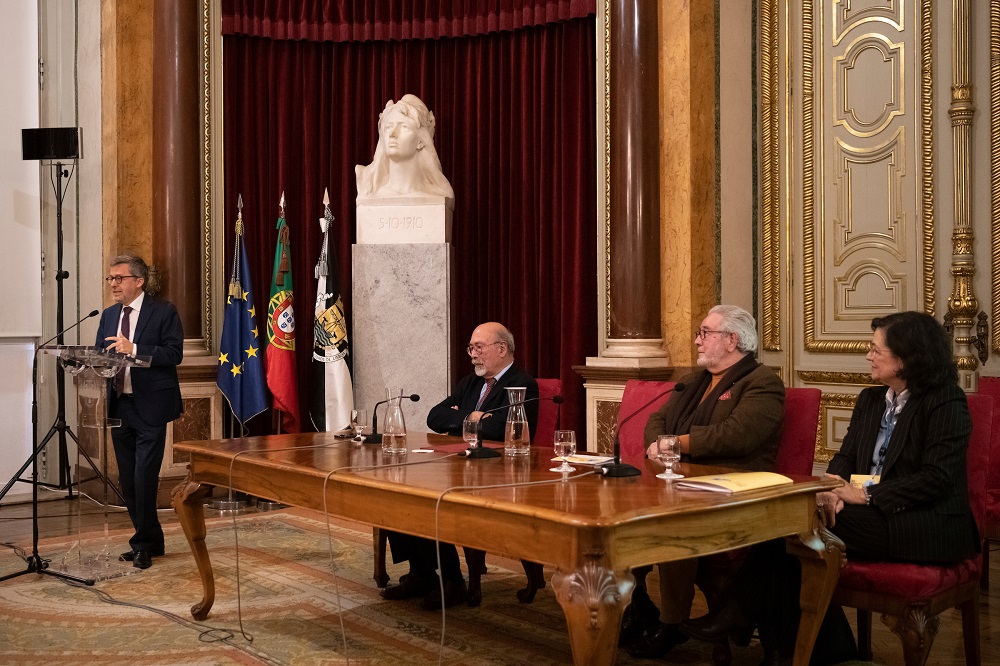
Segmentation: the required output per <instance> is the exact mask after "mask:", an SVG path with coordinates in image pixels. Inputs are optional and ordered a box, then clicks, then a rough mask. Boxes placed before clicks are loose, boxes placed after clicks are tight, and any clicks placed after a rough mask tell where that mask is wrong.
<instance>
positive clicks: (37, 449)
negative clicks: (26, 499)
mask: <svg viewBox="0 0 1000 666" xmlns="http://www.w3.org/2000/svg"><path fill="white" fill-rule="evenodd" d="M56 432H57V430H56V428H55V426H52V428H50V429H49V432H48V434H47V435H45V439H43V440H42V442H41V444H39V445H38V446H36V447H35V450H34V451H32V452H31V455H30V456H28V459H27V460H25V461H24V464H23V465H21V469H19V470H17V471H16V472H15V473H14V476H12V477H10V481H8V482H7V485H6V486H4V487H3V490H0V500H2V499H3V498H4V496H5V495H6V494H7V493H8V492H9V491H10V489H11V488H13V487H14V484H15V483H17V482H18V481H22V480H23V479H21V475H22V474H24V470H26V469H28V466H29V465H31V462H32V461H33V460H34V459H35V458H36V457H37V456H38V454H39V453H41V452H42V449H44V448H45V445H46V444H48V443H49V440H50V439H52V436H53V435H54V434H56ZM24 482H25V483H35V482H34V481H24ZM0 580H3V579H2V578H0Z"/></svg>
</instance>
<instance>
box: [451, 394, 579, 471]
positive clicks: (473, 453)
mask: <svg viewBox="0 0 1000 666" xmlns="http://www.w3.org/2000/svg"><path fill="white" fill-rule="evenodd" d="M539 400H551V401H552V402H553V403H554V404H557V405H561V404H562V402H563V397H562V396H561V395H553V396H545V397H544V398H543V397H538V398H528V399H527V400H521V401H519V402H512V403H510V404H508V405H500V406H499V407H494V408H493V409H486V410H483V413H482V415H480V417H479V419H480V420H482V418H483V416H486V415H487V414H492V413H493V412H499V411H502V410H504V409H509V408H511V407H519V406H520V405H524V404H526V403H529V402H537V401H539ZM465 456H466V457H467V458H499V457H500V452H499V451H497V450H496V449H487V448H484V447H483V443H482V442H481V441H480V440H479V428H476V444H475V446H470V447H469V448H467V449H466V450H465Z"/></svg>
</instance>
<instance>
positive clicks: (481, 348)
mask: <svg viewBox="0 0 1000 666" xmlns="http://www.w3.org/2000/svg"><path fill="white" fill-rule="evenodd" d="M502 344H503V340H497V341H496V342H490V343H488V344H485V345H484V344H482V343H478V342H477V343H476V344H474V345H469V346H468V347H466V348H465V351H467V352H469V356H472V352H476V353H477V354H482V353H483V351H484V350H485V349H486V348H487V347H492V346H493V345H502Z"/></svg>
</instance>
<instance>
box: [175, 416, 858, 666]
mask: <svg viewBox="0 0 1000 666" xmlns="http://www.w3.org/2000/svg"><path fill="white" fill-rule="evenodd" d="M408 444H409V448H410V449H415V448H432V449H435V452H434V453H413V452H412V451H411V452H410V453H409V454H408V455H406V456H402V457H400V456H397V457H395V459H394V460H384V459H383V455H382V451H381V448H380V447H379V446H370V445H359V444H354V443H352V442H350V441H349V440H347V441H345V440H337V439H334V437H333V436H332V435H330V434H328V433H309V434H297V435H276V436H269V437H251V438H246V439H230V440H210V441H200V442H183V443H175V444H174V451H178V452H183V453H187V454H189V455H190V457H191V463H190V470H189V474H188V478H187V479H186V480H185V481H184V482H182V483H181V484H180V485H178V486H177V488H176V489H175V490H174V493H173V506H174V509H175V510H176V512H177V514H178V517H179V518H180V522H181V525H182V526H183V529H184V533H185V535H186V536H187V538H188V542H189V543H190V545H191V550H192V551H193V553H194V556H195V561H196V563H197V566H198V571H199V573H200V575H201V579H202V583H203V584H204V598H203V599H202V600H201V601H200V602H198V603H197V604H195V605H194V606H193V607H192V609H191V614H192V615H193V616H194V618H195V619H197V620H203V619H205V618H206V617H207V616H208V613H209V611H210V610H211V608H212V604H213V602H214V600H215V581H214V577H213V573H212V565H211V562H210V561H209V557H208V550H207V548H206V546H205V516H204V511H203V501H204V498H205V496H206V495H207V494H208V492H209V491H210V490H211V487H212V486H222V487H229V486H230V485H231V486H232V488H233V489H234V490H237V491H242V492H246V493H249V494H251V495H254V496H257V497H263V498H267V499H271V500H274V501H277V502H282V503H285V504H291V505H294V506H299V507H305V508H309V509H315V510H319V511H322V510H323V508H324V502H323V488H324V484H325V487H326V507H327V509H328V511H329V513H330V514H331V515H334V516H339V517H342V518H347V519H350V520H355V521H359V522H363V523H368V524H371V525H374V526H376V527H380V528H385V529H391V530H397V531H400V532H408V533H410V534H416V535H418V536H424V537H430V538H434V537H435V536H437V537H439V538H440V539H441V540H442V541H445V542H450V543H455V544H459V545H463V546H470V547H473V548H478V549H482V550H485V551H487V552H489V553H494V554H497V555H503V556H506V557H510V558H512V559H524V560H530V561H534V562H542V563H544V564H546V565H549V566H551V567H554V568H555V569H556V572H555V573H554V574H553V576H552V583H553V589H554V591H555V594H556V597H557V599H558V601H559V603H560V604H561V605H562V608H563V611H564V613H565V614H566V621H567V624H568V627H569V634H570V642H571V646H572V650H573V659H574V662H575V663H577V664H610V663H613V662H614V658H615V650H616V645H617V638H618V630H619V626H620V623H621V615H622V611H623V609H624V607H625V606H626V605H627V604H628V603H629V600H630V599H631V596H632V589H633V587H634V579H633V577H632V575H631V573H629V570H630V568H632V567H636V566H640V565H645V564H652V563H655V562H663V561H669V560H677V559H684V558H690V557H696V556H699V555H708V554H711V553H717V552H720V551H724V550H729V549H732V548H736V547H739V546H746V545H749V544H753V543H757V542H761V541H765V540H768V539H774V538H779V537H788V536H790V537H793V538H791V539H789V543H790V544H791V546H792V550H794V552H795V553H796V554H797V555H798V556H799V557H800V559H801V561H802V565H803V566H802V581H803V585H802V593H801V598H800V604H801V607H802V622H801V623H800V627H799V636H798V644H797V646H796V653H795V663H796V664H808V662H809V655H810V653H811V651H812V645H813V642H814V641H815V638H816V634H817V632H818V630H819V625H820V623H821V621H822V618H823V614H824V613H825V612H826V607H827V604H828V603H829V600H830V597H831V595H832V594H833V589H834V587H835V585H836V581H837V575H838V570H839V567H840V562H841V558H842V554H843V553H842V550H841V549H840V548H836V547H830V546H828V543H829V539H827V536H828V535H827V533H825V532H823V531H822V530H821V529H820V528H819V527H818V523H817V515H816V502H815V497H814V495H815V493H816V492H817V491H820V490H823V489H826V488H830V487H832V486H833V485H834V484H833V483H832V482H830V481H826V480H823V479H816V478H813V477H797V478H795V483H794V484H792V485H786V486H779V487H774V488H767V489H762V490H757V491H749V492H744V493H739V494H737V495H732V496H725V495H719V494H716V493H708V492H699V491H685V490H679V489H677V488H675V487H674V486H673V485H670V484H668V483H666V482H664V481H662V480H660V479H657V478H655V476H654V474H655V473H656V472H657V471H658V469H657V467H658V464H657V463H653V462H647V463H646V464H647V467H648V468H647V469H645V470H643V473H642V475H641V476H635V477H628V478H616V479H609V478H605V477H602V476H598V475H596V474H592V473H588V472H589V471H590V469H589V468H587V467H584V466H580V465H578V466H577V470H578V471H577V472H575V473H574V475H572V476H571V477H570V478H569V479H568V480H567V481H566V482H565V483H562V482H557V483H548V484H542V485H532V486H523V485H522V486H518V487H500V488H490V489H476V488H477V487H482V486H494V485H500V484H523V483H526V482H532V481H541V480H553V479H556V478H559V477H558V476H557V475H555V474H554V473H552V472H549V471H548V469H549V468H550V467H553V466H554V464H553V463H552V462H551V457H552V450H551V449H545V448H538V449H535V448H533V449H532V453H531V455H530V457H526V458H524V459H520V460H517V459H512V458H509V457H506V456H505V457H501V458H493V459H485V460H469V459H467V458H465V457H460V456H457V455H455V454H454V453H453V452H454V451H457V450H460V449H461V448H462V447H461V442H460V440H458V439H457V438H453V437H447V436H440V435H424V434H420V433H415V434H410V436H409V440H408ZM400 458H403V459H405V462H406V463H419V464H406V465H401V464H399V463H400V462H402V461H401V460H400ZM394 463H395V464H394ZM659 468H660V469H662V466H659ZM680 471H681V473H683V474H685V475H688V476H691V475H697V474H707V473H711V472H713V471H716V470H713V468H707V467H702V466H698V465H681V469H680ZM331 472H333V473H332V474H331ZM453 487H459V488H458V489H456V490H455V491H452V492H449V493H447V494H446V495H444V498H443V500H442V501H441V503H440V511H439V516H438V524H439V530H440V532H439V533H438V534H437V535H435V505H436V504H437V500H438V498H439V496H441V494H442V492H443V491H445V490H447V489H449V488H453ZM824 539H827V541H826V542H824Z"/></svg>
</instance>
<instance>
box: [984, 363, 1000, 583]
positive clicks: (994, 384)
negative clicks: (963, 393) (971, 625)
mask: <svg viewBox="0 0 1000 666" xmlns="http://www.w3.org/2000/svg"><path fill="white" fill-rule="evenodd" d="M979 392H980V393H983V394H985V395H988V396H990V397H992V398H993V404H994V407H995V408H996V409H997V410H998V411H1000V406H998V405H1000V377H980V378H979ZM997 416H998V418H995V419H993V437H992V440H993V441H992V444H991V446H990V463H991V465H990V470H989V472H988V473H987V475H986V522H985V524H983V526H982V532H983V576H982V579H981V580H980V589H982V590H984V591H988V590H989V589H990V550H989V545H990V541H1000V414H998V415H997Z"/></svg>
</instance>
